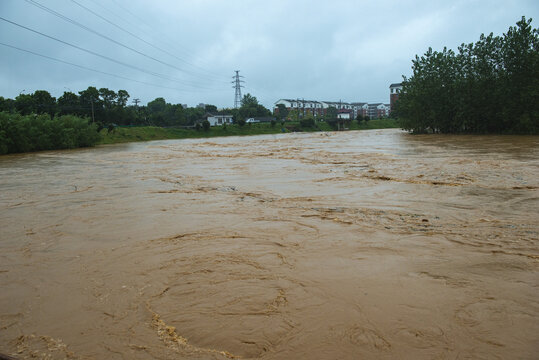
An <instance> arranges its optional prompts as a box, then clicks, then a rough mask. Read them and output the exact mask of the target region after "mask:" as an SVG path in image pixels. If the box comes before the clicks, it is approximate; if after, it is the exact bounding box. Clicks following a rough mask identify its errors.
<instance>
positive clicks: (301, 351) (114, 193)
mask: <svg viewBox="0 0 539 360" xmlns="http://www.w3.org/2000/svg"><path fill="white" fill-rule="evenodd" d="M0 190H1V193H0V224H1V232H0V353H3V354H6V355H10V356H13V357H15V358H21V359H23V358H38V359H39V358H40V359H64V358H69V359H236V358H242V359H395V358H399V359H537V357H538V354H539V137H512V136H438V135H428V136H412V135H409V134H407V133H405V132H402V131H400V130H394V129H392V130H373V131H361V132H342V133H312V134H301V133H297V134H281V135H264V136H252V137H228V138H213V139H210V140H207V139H198V140H170V141H154V142H146V143H132V144H122V145H112V146H101V147H97V148H93V149H81V150H72V151H51V152H41V153H34V154H23V155H12V156H2V157H0Z"/></svg>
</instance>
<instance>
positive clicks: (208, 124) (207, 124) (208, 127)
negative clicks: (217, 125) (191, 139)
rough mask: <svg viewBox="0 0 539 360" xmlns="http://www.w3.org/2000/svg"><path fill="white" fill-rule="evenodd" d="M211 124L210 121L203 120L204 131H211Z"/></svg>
mask: <svg viewBox="0 0 539 360" xmlns="http://www.w3.org/2000/svg"><path fill="white" fill-rule="evenodd" d="M210 126H211V124H210V122H209V121H208V119H204V120H202V128H203V129H204V131H209V130H210Z"/></svg>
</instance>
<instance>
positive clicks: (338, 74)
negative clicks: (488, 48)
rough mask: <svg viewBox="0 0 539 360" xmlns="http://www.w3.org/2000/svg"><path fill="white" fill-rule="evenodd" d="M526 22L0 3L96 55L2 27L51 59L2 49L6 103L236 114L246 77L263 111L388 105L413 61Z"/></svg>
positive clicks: (492, 11)
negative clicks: (105, 92) (156, 104)
mask: <svg viewBox="0 0 539 360" xmlns="http://www.w3.org/2000/svg"><path fill="white" fill-rule="evenodd" d="M43 6H45V7H46V8H45V9H44V8H43ZM51 12H52V13H51ZM55 14H56V15H55ZM523 15H524V16H526V17H527V18H529V17H531V18H534V21H533V24H532V25H533V26H534V27H538V25H537V23H538V20H539V1H537V0H530V1H525V0H515V1H510V0H503V1H498V0H490V1H489V0H485V1H483V0H475V1H447V0H443V1H436V0H430V1H419V0H416V1H414V0H407V1H397V0H378V1H360V0H355V1H345V0H343V1H341V0H334V1H317V0H310V1H307V0H305V1H296V0H271V1H261V0H256V1H255V0H251V1H249V0H243V1H241V0H226V1H224V0H220V1H217V0H191V1H181V0H152V1H149V0H148V1H146V0H144V1H143V0H76V1H72V0H35V1H34V0H28V1H24V0H0V17H2V18H3V19H5V20H9V21H11V22H14V23H16V24H19V25H21V26H25V27H27V28H29V29H32V30H34V31H38V32H41V33H42V34H45V35H47V36H50V37H53V38H56V39H58V40H61V41H63V42H65V43H69V44H71V45H73V46H76V47H79V48H82V49H85V50H88V51H90V52H91V53H90V52H85V51H84V50H81V49H78V48H75V47H73V46H70V45H67V44H65V43H61V42H58V41H55V40H53V39H51V38H47V37H44V36H42V35H39V34H37V33H35V32H32V31H30V30H28V29H24V28H21V27H20V26H16V25H14V24H12V23H9V22H6V21H5V20H2V19H0V43H2V44H7V45H10V46H15V47H18V48H20V49H23V50H27V51H32V52H34V53H37V54H40V55H43V56H47V57H49V58H45V57H41V56H38V55H35V54H30V53H28V52H23V51H21V50H17V49H14V48H10V47H6V46H4V45H0V96H4V97H9V98H15V97H16V96H17V95H18V94H19V93H21V92H24V93H32V92H34V91H35V90H41V89H43V90H48V91H49V92H50V93H51V94H52V95H53V96H56V97H58V96H61V95H62V93H63V92H64V91H68V90H71V91H73V92H78V91H80V90H84V89H86V88H87V87H88V86H95V87H97V88H102V87H106V88H109V89H112V90H115V91H117V90H119V89H124V90H127V91H128V92H129V94H130V95H131V99H130V100H132V99H133V98H139V99H140V100H141V103H142V104H146V103H147V102H148V101H151V100H153V99H155V98H156V97H164V98H165V99H166V100H167V102H171V103H182V104H188V105H189V106H194V105H196V104H198V103H206V104H214V105H217V106H218V107H233V105H234V89H233V88H232V84H231V83H230V82H231V81H232V76H233V75H234V70H240V74H241V75H242V76H244V78H243V80H245V84H244V85H245V88H242V94H245V93H247V92H249V93H251V94H252V95H254V96H256V97H257V98H258V99H259V101H260V102H261V103H262V104H264V105H265V106H266V107H268V108H272V107H273V103H274V102H275V101H277V100H279V99H280V98H304V99H309V100H327V101H339V100H342V101H347V102H356V101H361V102H384V103H388V102H389V85H390V84H391V83H394V82H400V81H401V80H402V75H405V76H409V75H410V72H411V59H412V58H414V57H415V55H416V54H423V53H424V52H425V51H426V50H427V49H428V47H429V46H430V47H432V48H433V49H435V50H441V49H442V48H443V47H444V46H447V47H448V48H452V49H456V48H457V46H458V45H460V44H461V43H463V42H464V43H468V42H473V41H476V40H477V39H478V38H479V36H480V34H481V33H485V34H487V33H490V32H493V33H494V34H496V35H501V34H502V33H504V32H506V31H507V29H508V28H509V26H512V25H514V24H515V23H516V22H517V21H518V20H519V19H520V18H521V17H522V16H523ZM74 23H75V24H74ZM76 24H79V25H76ZM92 53H93V54H92ZM96 54H97V55H96ZM50 58H54V59H57V60H61V61H64V62H67V63H71V64H76V65H78V66H79V67H77V66H74V65H70V64H66V63H62V62H58V61H55V60H52V59H50ZM107 58H108V59H107ZM89 69H92V70H96V71H100V72H96V71H91V70H89ZM113 75H114V76H113Z"/></svg>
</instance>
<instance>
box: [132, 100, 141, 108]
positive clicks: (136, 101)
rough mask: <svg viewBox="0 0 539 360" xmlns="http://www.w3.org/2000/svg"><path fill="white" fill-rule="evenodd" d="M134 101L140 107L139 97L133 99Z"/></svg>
mask: <svg viewBox="0 0 539 360" xmlns="http://www.w3.org/2000/svg"><path fill="white" fill-rule="evenodd" d="M133 102H134V103H135V106H136V107H138V103H139V102H140V99H139V98H136V99H133Z"/></svg>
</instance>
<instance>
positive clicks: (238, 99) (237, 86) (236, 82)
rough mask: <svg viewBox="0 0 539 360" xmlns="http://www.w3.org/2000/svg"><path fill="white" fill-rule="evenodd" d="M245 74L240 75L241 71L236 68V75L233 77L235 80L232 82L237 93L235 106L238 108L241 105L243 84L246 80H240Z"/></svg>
mask: <svg viewBox="0 0 539 360" xmlns="http://www.w3.org/2000/svg"><path fill="white" fill-rule="evenodd" d="M242 77H243V76H241V75H240V71H239V70H236V75H234V76H233V77H232V79H234V81H232V84H234V86H232V87H233V88H234V89H236V94H235V97H234V108H235V109H237V108H239V107H240V106H241V88H242V87H243V85H242V84H241V83H242V82H245V81H243V80H240V78H242Z"/></svg>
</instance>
